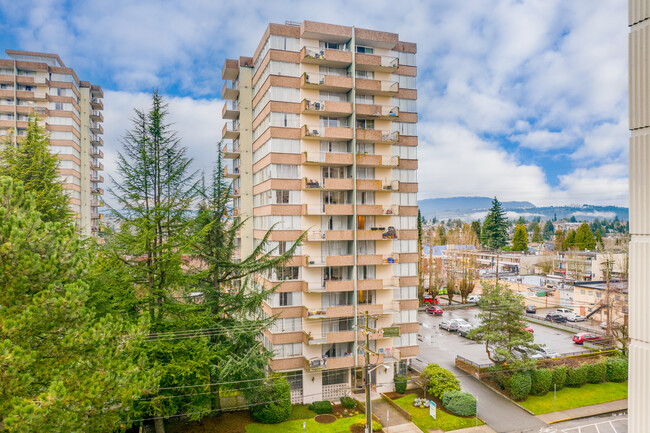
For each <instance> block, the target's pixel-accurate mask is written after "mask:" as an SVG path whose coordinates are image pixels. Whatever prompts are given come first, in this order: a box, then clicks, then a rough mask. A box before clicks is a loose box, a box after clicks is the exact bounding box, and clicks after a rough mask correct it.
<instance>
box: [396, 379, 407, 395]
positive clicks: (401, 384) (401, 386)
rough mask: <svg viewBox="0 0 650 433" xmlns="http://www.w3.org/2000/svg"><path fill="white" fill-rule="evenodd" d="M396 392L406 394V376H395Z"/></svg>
mask: <svg viewBox="0 0 650 433" xmlns="http://www.w3.org/2000/svg"><path fill="white" fill-rule="evenodd" d="M395 392H396V393H398V394H404V393H405V392H406V378H405V377H404V376H397V377H396V378H395Z"/></svg>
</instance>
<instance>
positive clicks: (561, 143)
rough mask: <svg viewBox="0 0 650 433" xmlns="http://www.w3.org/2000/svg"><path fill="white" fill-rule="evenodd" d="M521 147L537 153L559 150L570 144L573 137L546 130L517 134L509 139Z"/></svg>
mask: <svg viewBox="0 0 650 433" xmlns="http://www.w3.org/2000/svg"><path fill="white" fill-rule="evenodd" d="M510 139H511V140H514V141H516V142H518V143H519V144H520V145H521V146H522V147H526V148H528V149H533V150H538V151H542V152H543V151H548V150H553V149H561V148H563V147H566V146H568V145H570V144H572V142H573V140H574V137H571V136H570V135H569V134H568V133H565V132H551V131H547V130H541V131H539V130H538V131H530V132H528V133H526V134H517V135H513V136H511V137H510Z"/></svg>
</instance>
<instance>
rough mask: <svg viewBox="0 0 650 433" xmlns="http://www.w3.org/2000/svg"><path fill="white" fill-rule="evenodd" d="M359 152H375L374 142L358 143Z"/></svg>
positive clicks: (370, 153) (368, 153)
mask: <svg viewBox="0 0 650 433" xmlns="http://www.w3.org/2000/svg"><path fill="white" fill-rule="evenodd" d="M357 153H365V154H367V155H374V154H375V144H374V143H357Z"/></svg>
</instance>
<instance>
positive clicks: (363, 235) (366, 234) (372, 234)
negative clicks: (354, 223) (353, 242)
mask: <svg viewBox="0 0 650 433" xmlns="http://www.w3.org/2000/svg"><path fill="white" fill-rule="evenodd" d="M382 233H383V232H382V230H381V228H375V227H373V229H371V230H357V239H358V240H360V241H380V240H382Z"/></svg>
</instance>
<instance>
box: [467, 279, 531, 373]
mask: <svg viewBox="0 0 650 433" xmlns="http://www.w3.org/2000/svg"><path fill="white" fill-rule="evenodd" d="M478 308H479V310H480V313H478V315H477V317H478V318H479V319H480V321H481V326H480V327H478V328H477V329H476V330H475V331H473V332H474V336H475V338H476V340H477V341H479V342H482V343H484V344H485V352H486V353H487V355H488V358H490V360H491V361H492V362H494V363H495V364H498V363H503V362H505V363H508V364H512V363H513V362H516V360H517V359H516V357H515V356H514V355H513V354H512V348H513V347H515V346H523V347H528V348H535V347H536V346H535V344H534V343H533V334H531V333H530V332H528V331H526V330H525V329H524V328H526V327H527V326H528V324H527V322H526V316H525V315H524V305H523V298H522V296H521V295H518V294H516V293H514V292H513V291H511V290H509V289H508V288H506V287H504V286H501V285H499V284H496V285H492V284H484V285H483V296H482V297H481V301H480V302H479V304H478Z"/></svg>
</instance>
